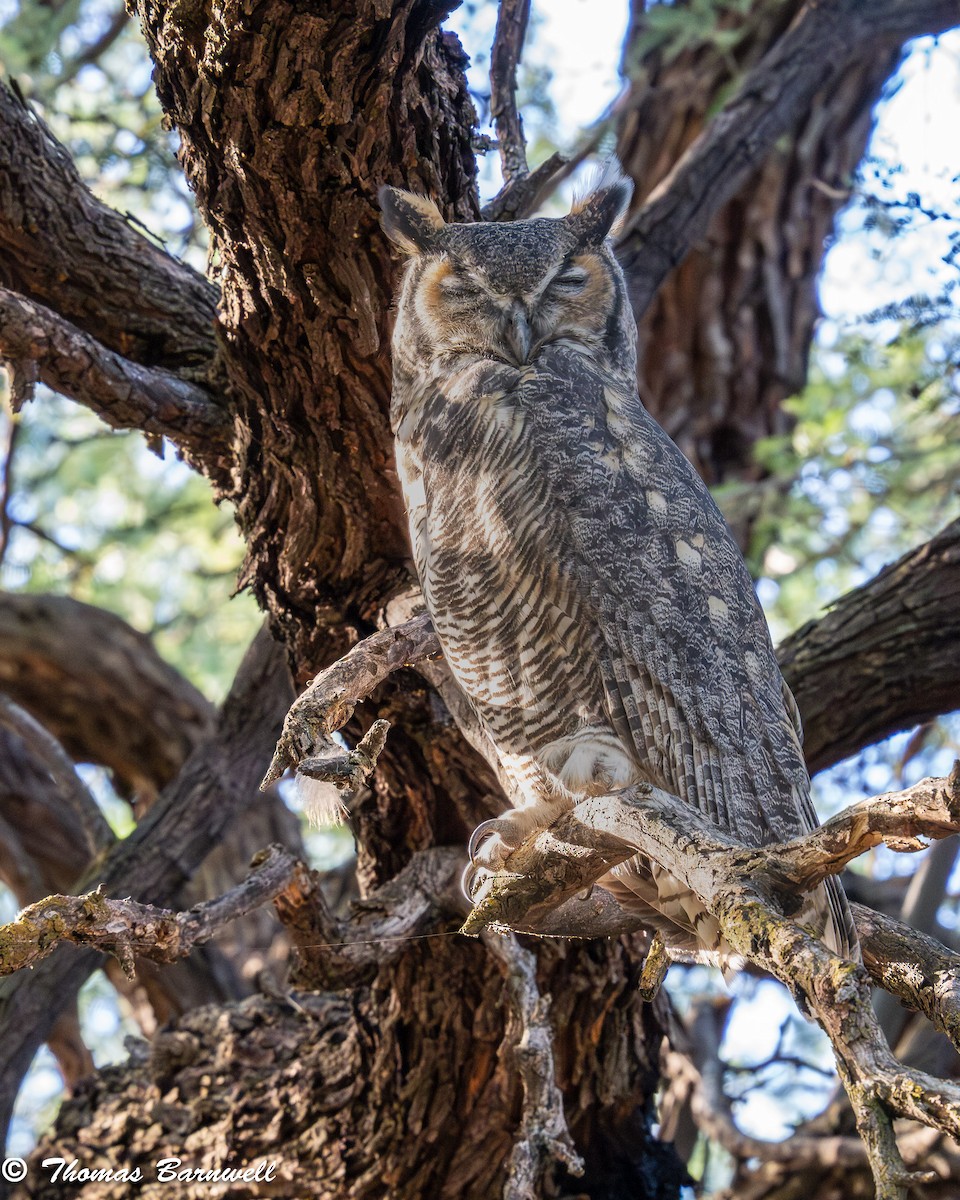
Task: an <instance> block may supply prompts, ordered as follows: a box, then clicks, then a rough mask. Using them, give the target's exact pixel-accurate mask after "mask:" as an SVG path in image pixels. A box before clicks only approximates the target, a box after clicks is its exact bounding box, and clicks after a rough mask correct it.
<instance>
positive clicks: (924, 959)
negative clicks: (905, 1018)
mask: <svg viewBox="0 0 960 1200" xmlns="http://www.w3.org/2000/svg"><path fill="white" fill-rule="evenodd" d="M852 908H853V918H854V920H855V921H856V924H857V932H858V933H859V934H860V943H861V948H862V950H863V965H864V966H865V967H866V968H867V970H868V971H869V972H870V975H871V976H872V978H873V981H874V982H875V983H876V984H877V986H878V987H882V988H883V989H884V991H885V992H887V993H888V994H889V995H891V996H896V997H897V999H898V1000H900V1002H901V1003H902V1004H905V1005H907V1006H908V1007H909V1008H912V1009H914V1010H915V1011H916V1012H921V1013H923V1015H924V1016H925V1017H926V1018H927V1019H928V1020H929V1021H930V1023H931V1024H932V1025H933V1026H934V1027H935V1028H936V1029H939V1030H940V1032H941V1033H945V1034H946V1035H947V1037H948V1038H949V1039H950V1040H951V1041H952V1042H953V1044H954V1046H956V1047H957V1048H958V1049H960V954H955V953H954V952H953V951H952V950H949V949H948V948H947V947H946V946H944V945H943V943H942V942H938V941H937V939H936V938H932V937H929V936H927V934H924V933H920V932H918V931H917V930H916V929H913V928H911V927H910V926H909V925H905V924H903V922H901V921H894V920H893V918H892V917H885V916H883V915H882V914H881V913H878V912H876V911H875V910H874V909H872V908H865V907H864V905H862V904H854V905H853V906H852Z"/></svg>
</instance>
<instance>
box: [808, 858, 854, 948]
mask: <svg viewBox="0 0 960 1200" xmlns="http://www.w3.org/2000/svg"><path fill="white" fill-rule="evenodd" d="M823 893H825V900H826V904H825V907H826V910H827V923H826V927H825V928H824V931H823V940H824V943H825V944H826V945H827V946H828V947H829V948H830V949H831V950H832V951H833V952H834V954H839V955H840V957H841V958H848V959H850V960H851V961H852V962H860V936H859V934H858V933H857V927H856V925H854V923H853V914H852V913H851V912H850V905H849V904H848V902H847V897H846V896H845V895H844V891H843V885H842V884H841V882H840V880H839V879H838V878H837V877H836V875H831V876H830V878H829V879H827V880H826V881H825V882H824V883H823V885H822V887H820V888H818V889H817V892H816V893H815V895H816V896H817V898H818V899H820V898H821V895H822V894H823Z"/></svg>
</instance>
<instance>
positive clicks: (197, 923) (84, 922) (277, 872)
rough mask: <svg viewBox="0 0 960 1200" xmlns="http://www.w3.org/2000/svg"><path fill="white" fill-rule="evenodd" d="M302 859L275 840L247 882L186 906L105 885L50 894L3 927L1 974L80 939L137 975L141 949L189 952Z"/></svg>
mask: <svg viewBox="0 0 960 1200" xmlns="http://www.w3.org/2000/svg"><path fill="white" fill-rule="evenodd" d="M297 865H298V864H297V861H296V859H295V858H294V857H293V855H292V854H290V853H289V852H288V851H286V850H284V849H283V847H282V846H271V847H269V849H268V850H266V851H264V854H263V856H262V857H261V858H260V861H255V862H254V869H253V871H252V872H251V873H250V874H249V875H248V876H247V878H246V879H244V880H243V882H242V883H238V884H237V886H236V887H233V888H231V889H230V890H229V891H228V892H226V893H224V895H222V896H218V897H217V898H216V899H214V900H207V901H205V902H204V903H202V904H198V905H196V906H195V907H194V908H191V909H189V910H188V911H186V912H180V913H177V912H171V911H170V910H169V909H163V908H156V907H155V906H154V905H152V904H140V903H138V902H137V901H136V900H130V899H126V900H114V899H111V898H110V897H109V896H105V895H104V894H103V888H102V886H101V887H98V888H97V889H96V890H95V891H92V892H87V893H86V894H84V895H82V896H48V897H47V898H46V899H44V900H40V901H38V902H37V903H36V904H31V905H29V906H28V907H27V908H25V909H23V911H22V912H21V913H20V914H19V916H18V917H17V919H16V920H15V921H12V922H11V923H10V924H8V925H4V926H2V927H0V975H11V974H13V972H14V971H20V970H22V969H23V968H24V967H32V966H34V965H35V964H36V963H38V962H40V961H41V960H42V959H44V958H47V957H48V956H49V955H50V954H52V953H53V951H54V950H55V949H56V948H57V946H59V945H60V943H61V942H73V943H74V944H75V945H77V946H92V947H96V948H97V949H98V950H102V951H104V952H105V953H107V954H112V955H114V956H115V957H116V959H117V960H118V961H119V963H120V965H121V966H122V967H123V969H124V972H125V973H126V975H127V976H128V977H129V978H131V979H132V978H133V977H134V973H135V971H134V958H135V956H139V957H142V958H149V959H152V960H153V961H154V962H160V963H172V962H175V961H176V960H177V959H178V958H185V957H186V956H187V955H188V954H189V953H190V951H191V950H192V949H193V948H194V946H199V945H202V944H203V943H204V942H206V941H209V939H210V938H211V937H213V935H214V934H215V933H216V932H217V931H218V930H219V929H220V928H222V927H223V926H224V925H226V924H228V923H229V922H231V921H235V920H237V919H238V918H239V917H242V916H244V915H245V914H246V913H248V912H251V911H252V910H253V909H255V908H259V906H260V905H261V904H266V902H267V901H268V900H272V899H273V897H274V896H276V895H277V893H278V892H280V891H281V890H282V889H283V888H284V887H286V886H287V884H288V883H289V881H290V879H291V878H292V877H293V874H294V871H295V869H296V868H297Z"/></svg>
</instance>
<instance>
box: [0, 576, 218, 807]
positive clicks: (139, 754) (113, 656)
mask: <svg viewBox="0 0 960 1200" xmlns="http://www.w3.org/2000/svg"><path fill="white" fill-rule="evenodd" d="M0 688H2V689H3V691H5V692H7V693H8V695H10V697H11V698H12V699H13V700H15V701H16V703H17V704H19V705H20V706H21V707H22V708H25V709H26V710H27V711H28V712H30V713H32V714H33V715H34V716H35V717H36V718H37V719H39V720H42V721H43V724H44V727H45V728H46V729H49V730H50V732H51V733H52V734H53V735H54V737H56V738H57V740H58V741H59V742H60V743H61V744H62V745H63V747H64V749H65V750H66V751H67V753H68V754H70V755H71V756H72V757H73V759H74V761H75V762H91V763H97V764H98V765H100V766H104V767H106V768H107V769H108V770H110V771H111V772H112V774H113V778H114V781H115V784H116V786H117V787H118V790H120V791H121V792H122V793H125V794H127V795H129V796H133V797H135V798H136V801H137V802H138V803H139V805H140V806H141V808H147V807H149V805H150V804H151V803H152V802H153V800H154V799H155V798H156V796H157V793H158V792H159V791H160V789H161V788H162V787H164V786H165V785H166V784H167V783H169V782H170V780H171V779H172V778H173V777H174V775H176V773H177V772H178V771H179V770H180V768H181V767H182V766H183V763H184V760H185V759H186V758H187V756H188V755H189V754H190V752H191V751H192V750H193V749H194V747H196V746H197V745H198V743H200V742H202V741H203V740H204V739H205V738H207V737H209V736H210V735H211V734H212V732H213V730H214V727H215V725H216V710H215V708H214V706H213V705H212V704H210V702H209V701H208V700H206V699H205V698H204V696H203V695H201V693H200V692H199V691H198V690H197V689H196V688H195V687H194V686H193V684H191V683H190V682H189V681H188V680H187V679H185V678H184V676H183V675H181V674H180V672H179V671H177V670H176V669H175V668H174V667H172V666H171V665H170V664H169V663H167V662H165V661H164V660H163V659H162V658H161V657H160V655H159V654H158V653H157V651H156V648H155V647H154V645H153V643H152V642H151V640H150V638H148V637H147V636H146V635H145V634H143V633H140V632H139V631H138V630H136V629H133V628H132V627H131V626H130V625H128V624H127V622H126V621H124V620H123V619H122V618H121V617H118V616H117V615H116V614H115V613H111V612H107V611H106V610H105V609H102V608H96V607H94V606H93V605H90V604H82V603H81V602H80V601H79V600H73V599H71V598H70V597H68V596H50V595H37V594H34V593H29V592H23V593H10V592H0Z"/></svg>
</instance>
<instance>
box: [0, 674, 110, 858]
mask: <svg viewBox="0 0 960 1200" xmlns="http://www.w3.org/2000/svg"><path fill="white" fill-rule="evenodd" d="M0 724H2V725H5V726H6V728H7V729H9V730H10V731H11V733H15V734H16V735H17V736H18V737H19V738H21V739H22V741H23V742H25V743H26V745H27V747H28V748H29V749H30V751H31V752H32V754H33V756H34V758H35V759H36V760H37V761H38V762H39V763H42V764H43V766H44V767H45V768H46V770H47V771H48V772H49V773H50V775H51V776H52V777H53V779H54V781H55V783H56V785H57V790H58V794H59V796H60V799H61V800H62V802H63V804H64V805H65V806H66V807H67V808H68V809H69V810H70V812H71V813H72V815H73V818H74V820H75V821H76V823H77V825H78V826H79V828H80V829H82V830H83V835H84V839H85V841H86V843H87V845H86V852H87V855H88V856H89V858H95V857H96V856H97V855H98V854H99V853H100V852H101V851H102V850H105V849H106V848H107V847H108V846H111V845H113V843H114V841H115V840H116V839H115V837H114V834H113V830H112V829H111V828H110V825H109V823H108V822H107V819H106V817H104V815H103V813H102V812H101V811H100V807H99V805H98V804H97V802H96V800H94V798H93V796H91V794H90V792H89V791H88V789H87V787H86V786H85V784H84V783H83V781H82V780H81V779H80V777H79V776H78V775H77V772H76V771H75V769H74V765H73V763H72V762H71V761H70V759H69V757H68V756H67V754H66V752H65V751H64V749H63V747H62V746H61V745H60V743H59V742H58V741H57V739H56V738H55V737H54V736H53V734H51V733H50V731H49V730H48V729H45V728H44V726H43V725H41V724H40V722H39V721H37V720H35V719H34V718H33V717H32V716H31V715H30V714H29V713H28V712H26V711H25V710H24V709H22V708H21V707H20V706H19V705H18V704H14V703H13V701H12V700H11V699H10V697H9V696H4V695H2V694H0Z"/></svg>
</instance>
